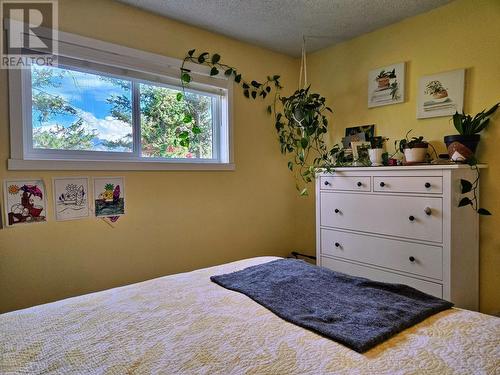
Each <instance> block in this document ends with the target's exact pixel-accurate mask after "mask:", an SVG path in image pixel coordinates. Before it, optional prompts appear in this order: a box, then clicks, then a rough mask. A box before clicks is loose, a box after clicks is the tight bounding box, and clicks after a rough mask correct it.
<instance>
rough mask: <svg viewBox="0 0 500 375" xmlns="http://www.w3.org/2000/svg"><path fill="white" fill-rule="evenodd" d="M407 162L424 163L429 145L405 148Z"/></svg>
mask: <svg viewBox="0 0 500 375" xmlns="http://www.w3.org/2000/svg"><path fill="white" fill-rule="evenodd" d="M404 152H405V160H406V163H423V162H424V161H425V156H426V155H427V147H414V148H405V149H404Z"/></svg>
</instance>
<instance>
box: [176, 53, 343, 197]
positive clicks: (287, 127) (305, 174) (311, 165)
mask: <svg viewBox="0 0 500 375" xmlns="http://www.w3.org/2000/svg"><path fill="white" fill-rule="evenodd" d="M195 52H196V50H194V49H192V50H190V51H189V52H188V53H187V55H186V57H185V58H184V60H183V63H182V66H181V77H180V78H181V83H182V87H183V89H184V88H185V87H186V85H188V84H189V82H190V81H191V75H190V70H189V69H187V68H186V67H185V66H186V63H187V62H193V63H197V64H201V65H206V66H208V67H210V75H211V76H215V75H217V74H219V73H221V72H222V73H223V74H224V75H225V76H226V77H229V78H232V79H233V81H234V82H235V83H236V84H237V85H238V86H239V87H240V88H241V89H242V91H243V95H244V96H245V97H246V98H248V99H252V100H256V99H258V98H261V99H265V98H266V97H267V96H268V95H270V94H272V93H273V92H274V100H273V103H272V104H271V105H268V106H267V112H268V114H269V115H271V116H272V117H273V120H274V126H275V129H276V133H277V135H278V141H279V144H280V151H281V153H282V154H283V155H286V156H288V159H289V160H288V169H289V170H290V171H292V172H293V173H294V175H295V178H296V187H297V190H298V191H299V192H300V195H307V194H308V190H307V184H308V183H310V182H312V181H313V179H314V176H315V170H316V169H317V168H322V169H324V170H326V171H332V167H333V164H334V162H333V158H334V155H335V152H336V151H338V150H337V149H336V148H335V147H334V149H332V150H328V148H327V146H326V143H325V141H324V134H326V133H327V132H328V119H327V118H326V112H330V113H331V112H332V110H331V109H330V108H329V107H328V106H327V105H326V99H325V98H324V97H323V96H321V95H320V94H317V93H313V92H311V91H310V87H309V86H307V75H306V67H305V48H304V47H303V52H302V66H301V73H300V79H299V86H300V84H301V82H302V72H304V88H301V89H298V90H296V91H295V92H294V93H293V94H292V95H290V96H281V95H280V91H281V89H282V88H283V87H282V86H281V84H280V76H279V75H273V76H268V77H267V79H266V80H265V81H263V82H259V81H257V80H247V79H245V78H244V77H243V76H242V74H241V73H240V72H239V71H238V69H236V68H235V67H233V66H230V65H227V64H224V63H222V62H221V56H220V55H219V54H217V53H215V54H210V53H209V52H203V53H200V54H198V55H197V54H195ZM273 90H274V91H273ZM177 100H183V95H182V94H181V93H179V94H178V95H177ZM186 116H190V115H189V114H187V115H186ZM190 136H192V137H195V136H197V133H196V132H195V131H192V134H190ZM183 140H184V142H188V144H189V137H184V138H183Z"/></svg>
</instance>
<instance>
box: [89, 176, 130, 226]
mask: <svg viewBox="0 0 500 375" xmlns="http://www.w3.org/2000/svg"><path fill="white" fill-rule="evenodd" d="M94 203H95V216H96V217H103V216H105V217H109V216H121V215H124V214H125V185H124V182H123V178H122V177H98V178H94ZM115 221H116V220H115Z"/></svg>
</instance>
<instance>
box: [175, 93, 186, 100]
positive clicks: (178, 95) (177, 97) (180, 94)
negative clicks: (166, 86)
mask: <svg viewBox="0 0 500 375" xmlns="http://www.w3.org/2000/svg"><path fill="white" fill-rule="evenodd" d="M175 97H176V99H177V101H178V102H180V101H181V100H182V98H183V97H184V96H183V95H182V92H178V93H177V95H176V96H175Z"/></svg>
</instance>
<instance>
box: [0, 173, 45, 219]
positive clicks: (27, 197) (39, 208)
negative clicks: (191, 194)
mask: <svg viewBox="0 0 500 375" xmlns="http://www.w3.org/2000/svg"><path fill="white" fill-rule="evenodd" d="M4 208H5V216H6V224H7V226H9V227H10V226H17V225H18V224H31V223H40V222H45V221H47V202H46V196H45V186H44V183H43V180H41V179H33V180H5V181H4Z"/></svg>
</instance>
